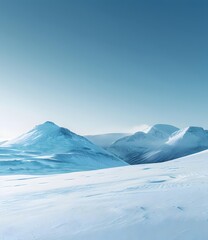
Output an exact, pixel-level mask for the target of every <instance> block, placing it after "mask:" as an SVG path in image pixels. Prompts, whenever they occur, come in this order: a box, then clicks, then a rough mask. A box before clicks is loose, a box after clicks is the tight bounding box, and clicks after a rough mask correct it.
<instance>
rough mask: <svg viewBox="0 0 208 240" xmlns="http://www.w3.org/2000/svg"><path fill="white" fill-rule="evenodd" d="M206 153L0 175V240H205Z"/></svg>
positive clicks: (207, 223) (207, 220) (207, 205)
mask: <svg viewBox="0 0 208 240" xmlns="http://www.w3.org/2000/svg"><path fill="white" fill-rule="evenodd" d="M207 169H208V151H205V152H201V153H198V154H195V155H191V156H188V157H184V158H181V159H178V160H174V161H171V162H165V163H157V164H147V165H134V166H126V167H119V168H112V169H105V170H96V171H89V172H79V173H68V174H59V175H50V176H28V175H21V176H20V175H19V176H18V175H13V176H12V175H10V176H0V181H1V183H0V188H1V191H0V199H1V205H0V216H1V218H0V239H1V240H25V239H27V240H46V239H48V240H83V239H85V240H106V239H108V240H115V239H119V240H138V239H141V240H153V239H154V240H167V239H168V240H207V239H208V203H207V199H208V172H207Z"/></svg>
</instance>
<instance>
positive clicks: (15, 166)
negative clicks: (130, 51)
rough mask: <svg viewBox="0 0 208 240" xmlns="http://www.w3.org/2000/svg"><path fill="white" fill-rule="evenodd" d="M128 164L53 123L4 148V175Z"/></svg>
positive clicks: (0, 165) (0, 159) (0, 169)
mask: <svg viewBox="0 0 208 240" xmlns="http://www.w3.org/2000/svg"><path fill="white" fill-rule="evenodd" d="M125 165H127V164H126V163H125V162H124V161H122V160H120V159H119V158H117V157H115V156H114V155H112V154H111V153H108V152H107V151H105V150H104V149H103V148H101V147H99V146H96V145H94V144H93V143H91V142H90V141H89V140H87V139H86V138H84V137H82V136H79V135H77V134H75V133H73V132H71V131H69V130H68V129H66V128H61V127H59V126H57V125H56V124H54V123H52V122H46V123H44V124H41V125H38V126H36V127H35V128H34V129H32V130H31V131H29V132H28V133H25V134H23V135H22V136H20V137H18V138H16V139H14V140H10V141H7V142H5V143H3V144H1V145H0V174H49V173H61V172H75V171H82V170H83V171H84V170H92V169H100V168H108V167H118V166H125Z"/></svg>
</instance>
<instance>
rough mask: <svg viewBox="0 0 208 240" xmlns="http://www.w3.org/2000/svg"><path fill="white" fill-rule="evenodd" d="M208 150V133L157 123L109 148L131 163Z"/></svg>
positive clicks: (192, 128)
mask: <svg viewBox="0 0 208 240" xmlns="http://www.w3.org/2000/svg"><path fill="white" fill-rule="evenodd" d="M205 149H208V132H207V131H206V130H204V129H203V128H199V127H189V128H185V129H182V130H179V129H178V128H176V127H173V126H170V125H163V124H157V125H154V126H153V127H151V128H150V129H149V130H148V131H147V132H137V133H135V134H133V135H131V136H128V137H124V138H121V139H119V140H118V141H116V142H115V143H114V144H112V145H111V146H110V147H109V148H108V150H109V151H110V152H112V153H114V154H115V155H117V156H119V157H120V158H122V159H123V160H125V161H127V162H128V163H130V164H138V163H150V162H162V161H167V160H171V159H175V158H178V157H182V156H185V155H189V154H192V153H195V152H199V151H202V150H205Z"/></svg>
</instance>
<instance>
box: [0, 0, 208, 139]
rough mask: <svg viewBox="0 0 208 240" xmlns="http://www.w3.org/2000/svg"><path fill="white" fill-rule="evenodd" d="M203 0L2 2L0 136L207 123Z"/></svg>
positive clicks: (207, 20)
mask: <svg viewBox="0 0 208 240" xmlns="http://www.w3.org/2000/svg"><path fill="white" fill-rule="evenodd" d="M207 9H208V2H207V1H205V0H199V1H196V0H195V1H194V0H189V1H187V0H181V1H179V0H176V1H164V0H159V1H153V0H146V1H144V0H141V1H136V0H130V1H124V0H106V1H96V0H88V1H84V0H78V1H72V0H71V1H70V0H69V1H65V0H61V1H55V0H50V1H49V0H44V1H41V0H36V1H27V0H19V1H14V0H0V27H1V32H0V36H1V38H0V39H1V44H0V51H1V55H0V63H1V71H0V79H1V85H0V86H1V87H0V101H1V104H0V113H1V118H0V137H1V138H13V137H16V136H18V135H20V134H22V133H24V132H27V131H28V130H30V129H31V128H33V127H34V126H35V125H37V124H41V123H43V122H45V121H48V120H49V121H53V122H55V123H56V124H58V125H60V126H64V127H66V128H68V129H70V130H71V131H73V132H76V133H78V134H81V135H86V134H99V133H109V132H127V131H131V130H132V131H133V129H138V127H140V126H141V125H145V124H147V125H154V124H157V123H165V124H171V125H174V126H177V127H179V128H183V127H187V126H200V127H203V128H205V129H208V112H207V111H206V110H207V102H208V95H207V91H208V81H207V80H208V68H207V62H208V45H207V42H208V30H207V24H208V16H207Z"/></svg>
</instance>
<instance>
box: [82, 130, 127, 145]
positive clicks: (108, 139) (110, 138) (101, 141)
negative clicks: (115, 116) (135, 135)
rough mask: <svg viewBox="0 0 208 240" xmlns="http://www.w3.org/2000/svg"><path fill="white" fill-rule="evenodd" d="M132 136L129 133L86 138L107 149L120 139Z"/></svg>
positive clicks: (87, 136)
mask: <svg viewBox="0 0 208 240" xmlns="http://www.w3.org/2000/svg"><path fill="white" fill-rule="evenodd" d="M128 135H130V134H129V133H106V134H97V135H86V136H85V137H86V138H87V139H88V140H89V141H91V142H93V143H94V144H96V145H98V146H100V147H103V148H107V147H109V146H110V145H111V144H113V143H114V142H115V141H117V140H118V139H120V138H123V137H126V136H128Z"/></svg>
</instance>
